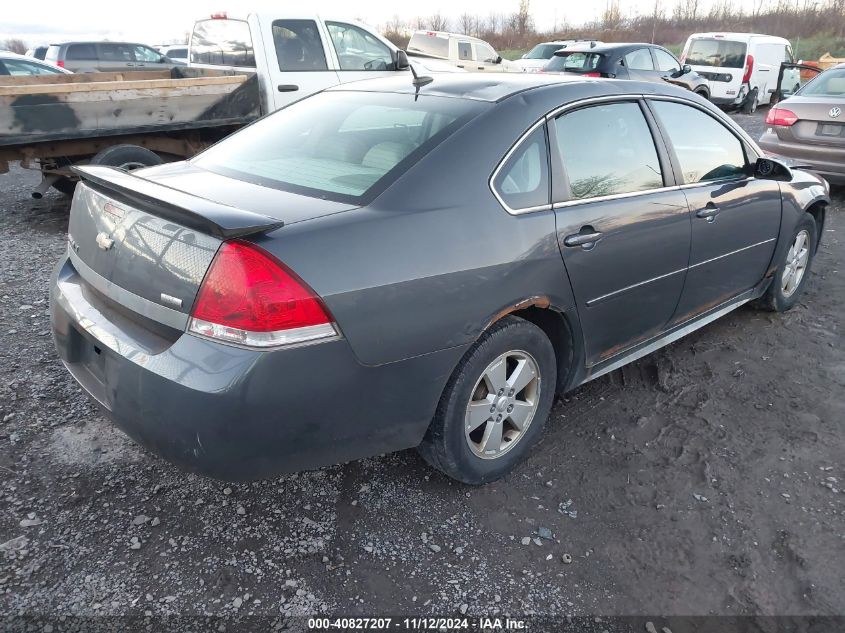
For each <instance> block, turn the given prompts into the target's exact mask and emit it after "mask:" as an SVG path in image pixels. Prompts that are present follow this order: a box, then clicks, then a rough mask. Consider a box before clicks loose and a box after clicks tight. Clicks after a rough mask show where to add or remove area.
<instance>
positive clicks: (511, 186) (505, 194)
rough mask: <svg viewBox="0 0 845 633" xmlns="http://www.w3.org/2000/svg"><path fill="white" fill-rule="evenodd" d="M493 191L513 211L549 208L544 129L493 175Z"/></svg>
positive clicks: (522, 145)
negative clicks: (546, 206)
mask: <svg viewBox="0 0 845 633" xmlns="http://www.w3.org/2000/svg"><path fill="white" fill-rule="evenodd" d="M493 187H494V189H495V190H496V192H497V193H498V194H499V197H500V198H501V199H502V200H503V201H504V202H505V204H507V205H508V207H510V208H511V209H513V210H519V209H529V208H532V207H540V206H544V205H547V204H549V152H548V146H547V143H546V131H545V127H544V126H542V125H541V126H540V127H538V128H537V129H536V130H534V131H533V132H532V133H531V134H530V135H529V136H528V137H527V138H526V139H525V140H524V141H523V142H522V143H521V144H520V145H519V147H518V148H517V150H516V151H515V152H514V153H513V154H511V156H510V158H508V160H507V162H506V163H505V164H504V165H502V168H501V169H500V170H499V171H498V173H497V174H496V178H495V179H494V180H493Z"/></svg>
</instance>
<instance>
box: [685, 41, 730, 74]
mask: <svg viewBox="0 0 845 633" xmlns="http://www.w3.org/2000/svg"><path fill="white" fill-rule="evenodd" d="M685 63H687V64H690V65H692V66H718V67H722V68H744V67H745V44H744V43H743V42H730V41H728V40H701V39H696V40H693V41H692V42H690V46H689V50H688V51H687V58H686V60H685Z"/></svg>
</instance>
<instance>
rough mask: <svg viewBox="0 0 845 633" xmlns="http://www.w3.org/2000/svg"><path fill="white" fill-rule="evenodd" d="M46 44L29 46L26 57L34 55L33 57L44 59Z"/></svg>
mask: <svg viewBox="0 0 845 633" xmlns="http://www.w3.org/2000/svg"><path fill="white" fill-rule="evenodd" d="M47 48H48V47H47V46H36V47H35V48H30V49H29V50H28V51H27V52H26V56H27V57H34V58H35V59H44V56H45V55H46V54H47Z"/></svg>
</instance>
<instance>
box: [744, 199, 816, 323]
mask: <svg viewBox="0 0 845 633" xmlns="http://www.w3.org/2000/svg"><path fill="white" fill-rule="evenodd" d="M802 231H804V232H806V235H807V238H806V242H807V243H806V247H807V249H808V251H807V265H806V267H805V269H804V271H803V273H802V275H801V280H800V281H799V282H798V284H797V285H796V286H795V288H794V289H793V290H792V291H791V292H790V293H788V294H787V293H786V292H785V291H784V272H785V271H786V268H787V266H788V265H790V259H791V254H792V245H793V244H794V243H795V240H796V239H797V237H798V235H799V234H800V233H801V232H802ZM817 231H818V229H817V227H816V221H815V219H813V216H812V215H810V214H809V213H805V214H804V217H803V218H801V221H800V222H799V223H798V225H797V226H796V227H795V231H794V232H793V234H792V237H791V238H790V241H789V244H790V246H789V247H788V248H787V250H786V252H785V253H784V254H783V256H782V257H781V261H780V262H779V263H778V268H777V271H775V275H774V278H773V279H772V283H771V284H770V285H769V288H768V290H766V294H764V295H763V296H762V297H761V298H760V302H759V304H760V306H761V307H762V308H764V309H766V310H770V311H772V312H786V311H787V310H789V309H790V308H792V307H793V306H794V305H795V304H796V303H798V299H799V298H800V297H801V293H802V292H803V291H804V288H805V287H806V285H807V283H808V280H809V278H810V269H811V268H812V264H813V255H815V252H816V241H817V239H818V232H817Z"/></svg>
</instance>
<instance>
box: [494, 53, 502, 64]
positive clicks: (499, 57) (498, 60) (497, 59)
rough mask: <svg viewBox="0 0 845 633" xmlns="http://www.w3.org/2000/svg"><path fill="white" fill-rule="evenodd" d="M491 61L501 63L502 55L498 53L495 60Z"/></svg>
mask: <svg viewBox="0 0 845 633" xmlns="http://www.w3.org/2000/svg"><path fill="white" fill-rule="evenodd" d="M493 63H494V64H501V63H502V56H501V55H499V56H498V57H496V61H494V62H493Z"/></svg>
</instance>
